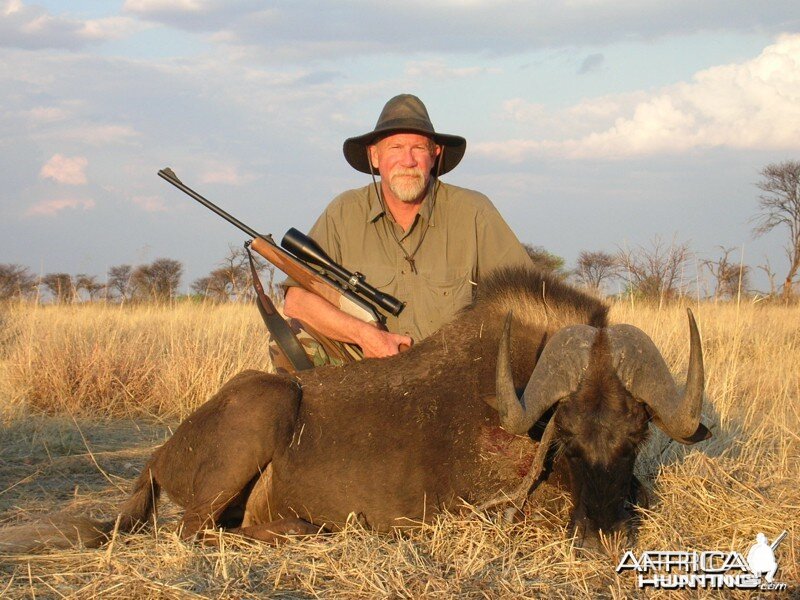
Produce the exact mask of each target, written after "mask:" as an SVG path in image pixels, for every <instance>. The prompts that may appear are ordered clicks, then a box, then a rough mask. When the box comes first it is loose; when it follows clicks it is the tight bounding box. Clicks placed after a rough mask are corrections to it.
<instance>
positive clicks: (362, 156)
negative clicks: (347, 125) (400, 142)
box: [342, 127, 467, 175]
mask: <svg viewBox="0 0 800 600" xmlns="http://www.w3.org/2000/svg"><path fill="white" fill-rule="evenodd" d="M395 133H419V134H420V135H424V136H427V137H430V138H433V141H434V142H436V144H438V145H440V146H444V147H445V151H444V152H443V157H444V162H442V166H441V169H440V168H439V165H438V159H437V162H436V163H434V165H433V169H432V170H431V171H432V172H433V173H439V174H441V175H444V174H445V173H448V172H450V171H452V170H453V169H455V168H456V166H458V163H460V162H461V159H462V158H464V152H466V150H467V140H465V139H464V138H463V137H461V136H459V135H448V134H446V133H434V132H431V131H426V130H424V129H416V128H410V127H400V128H390V129H383V130H380V131H370V132H369V133H365V134H364V135H359V136H356V137H351V138H347V139H346V140H345V141H344V146H343V147H342V151H343V152H344V158H345V160H346V161H347V162H348V163H349V164H350V166H351V167H353V168H354V169H355V170H356V171H360V172H361V173H366V174H367V175H370V174H371V173H372V172H373V171H374V169H370V164H369V157H368V153H367V147H368V146H371V145H372V144H374V143H375V142H377V141H378V140H380V139H381V138H384V137H386V136H387V135H393V134H395Z"/></svg>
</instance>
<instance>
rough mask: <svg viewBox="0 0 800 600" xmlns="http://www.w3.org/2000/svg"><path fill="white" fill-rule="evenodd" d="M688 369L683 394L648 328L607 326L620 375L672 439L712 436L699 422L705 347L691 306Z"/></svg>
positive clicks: (683, 440)
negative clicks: (648, 332) (643, 329)
mask: <svg viewBox="0 0 800 600" xmlns="http://www.w3.org/2000/svg"><path fill="white" fill-rule="evenodd" d="M687 312H688V314H689V337H690V347H689V371H688V373H687V376H686V388H685V389H684V392H683V395H680V394H679V393H678V390H677V389H676V387H675V381H674V380H673V379H672V375H670V372H669V368H668V367H667V363H666V362H664V358H663V357H662V356H661V353H660V352H659V351H658V348H656V345H655V344H654V343H653V340H651V339H650V338H649V337H648V336H647V334H646V333H645V332H643V331H642V330H641V329H637V328H636V327H633V326H632V325H615V326H613V327H610V328H609V330H608V337H609V341H610V343H611V355H612V362H613V365H614V368H615V369H616V372H617V376H618V377H619V378H620V381H622V383H623V385H624V386H625V388H626V389H627V390H628V392H630V394H631V395H632V396H633V397H634V398H635V399H636V400H638V401H640V402H643V403H645V404H646V405H647V406H648V407H650V410H651V412H652V414H653V420H654V421H655V423H656V425H658V426H659V427H660V428H661V429H662V430H664V432H665V433H666V434H667V435H669V436H670V437H671V438H672V439H674V440H677V441H679V442H681V443H683V444H694V443H696V442H700V441H702V440H705V439H708V438H709V437H711V432H709V431H708V429H706V427H705V426H704V425H703V424H702V423H700V409H701V408H702V404H703V386H704V378H705V376H704V370H703V349H702V347H701V344H700V333H699V332H698V331H697V323H696V322H695V320H694V315H693V314H692V311H691V310H690V309H687Z"/></svg>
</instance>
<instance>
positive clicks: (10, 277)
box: [0, 263, 37, 300]
mask: <svg viewBox="0 0 800 600" xmlns="http://www.w3.org/2000/svg"><path fill="white" fill-rule="evenodd" d="M36 284H37V282H36V277H34V276H33V273H31V272H30V270H29V269H28V267H24V266H22V265H15V264H8V263H3V264H0V300H11V299H12V298H27V297H29V296H31V295H33V293H34V292H35V291H36Z"/></svg>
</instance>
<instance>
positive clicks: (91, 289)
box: [75, 273, 105, 300]
mask: <svg viewBox="0 0 800 600" xmlns="http://www.w3.org/2000/svg"><path fill="white" fill-rule="evenodd" d="M104 289H105V286H104V285H103V284H102V283H98V281H97V276H96V275H86V274H84V273H79V274H78V275H76V276H75V291H76V293H78V294H79V293H80V292H81V291H84V292H86V295H87V296H88V297H89V300H96V299H97V297H98V296H99V295H100V293H101V292H102V291H103V290H104Z"/></svg>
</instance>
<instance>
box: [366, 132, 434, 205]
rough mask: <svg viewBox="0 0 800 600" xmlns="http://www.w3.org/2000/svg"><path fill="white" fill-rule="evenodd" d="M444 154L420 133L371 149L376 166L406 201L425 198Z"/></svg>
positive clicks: (393, 137) (403, 135)
mask: <svg viewBox="0 0 800 600" xmlns="http://www.w3.org/2000/svg"><path fill="white" fill-rule="evenodd" d="M441 151H442V149H441V148H440V147H439V146H437V145H436V144H434V143H433V140H432V139H431V138H429V137H426V136H424V135H420V134H418V133H396V134H394V135H390V136H387V137H385V138H383V139H382V140H380V141H378V142H377V143H376V144H374V145H372V146H370V147H369V155H370V160H371V161H372V166H373V167H375V168H376V169H378V172H379V173H380V175H381V180H382V181H383V182H385V183H386V184H387V185H388V186H389V189H390V190H391V192H392V194H394V195H395V196H396V197H397V198H398V199H399V200H401V201H403V202H416V201H418V200H421V199H422V198H423V197H424V196H425V191H426V190H427V188H428V182H429V181H430V178H431V169H432V168H433V163H434V162H435V161H436V157H437V156H439V153H440V152H441Z"/></svg>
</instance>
